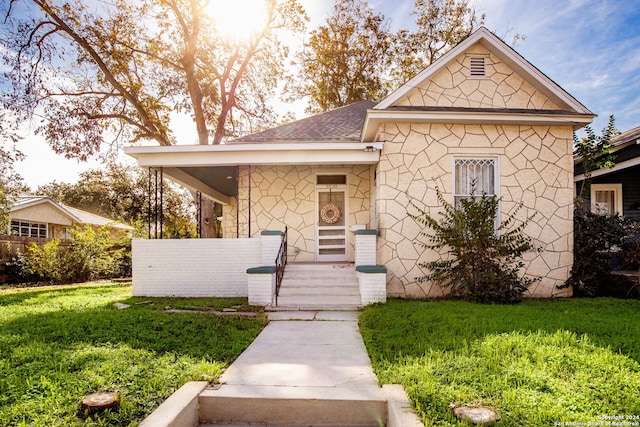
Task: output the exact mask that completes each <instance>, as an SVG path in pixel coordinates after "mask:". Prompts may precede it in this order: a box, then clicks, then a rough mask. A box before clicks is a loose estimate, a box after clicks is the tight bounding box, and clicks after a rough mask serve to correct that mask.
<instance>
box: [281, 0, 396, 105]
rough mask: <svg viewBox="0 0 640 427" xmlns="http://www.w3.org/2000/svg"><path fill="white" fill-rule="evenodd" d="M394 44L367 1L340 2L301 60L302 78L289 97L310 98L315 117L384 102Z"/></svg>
mask: <svg viewBox="0 0 640 427" xmlns="http://www.w3.org/2000/svg"><path fill="white" fill-rule="evenodd" d="M391 39H392V37H391V33H390V32H389V23H388V21H387V19H386V18H385V17H384V16H383V15H382V14H376V13H374V12H373V9H371V7H369V5H368V4H367V2H366V1H363V0H338V1H337V2H336V4H335V5H334V7H333V13H332V15H331V16H330V17H329V18H327V20H326V23H325V25H321V26H320V27H318V28H317V29H315V30H314V31H312V33H311V36H310V38H309V42H308V43H307V44H306V46H305V47H304V48H303V50H302V51H301V52H300V53H299V54H298V63H299V65H300V73H299V75H298V78H297V81H296V82H295V83H292V84H290V87H289V91H290V92H291V93H292V95H293V97H295V98H297V97H300V96H308V97H309V107H308V108H307V112H310V113H318V112H323V111H328V110H331V109H334V108H337V107H342V106H344V105H348V104H351V103H354V102H357V101H361V100H365V99H369V100H378V99H381V98H382V97H384V95H385V93H386V92H385V89H386V88H385V77H384V71H385V65H387V64H388V59H389V55H388V52H389V48H390V47H391Z"/></svg>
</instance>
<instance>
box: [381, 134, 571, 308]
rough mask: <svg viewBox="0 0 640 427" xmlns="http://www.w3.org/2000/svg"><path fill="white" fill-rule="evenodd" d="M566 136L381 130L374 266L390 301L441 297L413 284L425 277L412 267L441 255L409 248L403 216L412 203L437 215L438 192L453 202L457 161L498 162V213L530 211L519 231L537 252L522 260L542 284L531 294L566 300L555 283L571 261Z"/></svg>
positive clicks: (412, 235) (411, 225) (411, 227)
mask: <svg viewBox="0 0 640 427" xmlns="http://www.w3.org/2000/svg"><path fill="white" fill-rule="evenodd" d="M572 135H573V133H572V128H571V127H570V126H557V127H554V126H535V127H532V126H495V125H460V124H456V125H446V124H432V125H428V124H421V125H417V124H393V125H385V126H384V128H383V129H382V133H381V135H380V139H381V140H384V141H385V144H384V149H383V151H382V155H381V159H380V163H379V165H378V175H377V188H376V192H377V204H378V206H377V212H378V218H377V221H378V229H379V230H380V237H379V238H378V260H379V262H380V263H381V264H382V265H385V266H386V267H387V268H388V271H389V275H388V292H389V295H390V296H400V297H408V298H412V297H413V298H423V297H437V296H441V295H442V292H441V290H440V288H439V287H438V286H435V285H433V284H431V283H423V284H420V283H418V282H417V281H416V278H417V277H419V276H422V275H424V272H423V271H422V270H421V269H420V267H418V263H419V262H421V261H426V260H432V259H436V258H438V257H439V255H438V254H437V253H434V251H428V250H424V249H422V248H421V247H420V246H418V245H416V244H415V241H416V240H417V239H419V233H420V231H421V230H422V228H421V226H419V225H418V224H417V223H416V222H415V221H414V220H412V219H411V218H409V217H408V216H407V210H408V209H409V197H411V199H413V201H414V202H415V203H416V204H417V205H418V206H419V207H421V208H423V209H424V210H425V211H427V212H429V213H430V214H431V215H432V216H435V217H438V215H437V213H438V212H439V210H440V206H439V204H438V201H437V199H436V191H435V189H436V186H437V187H438V188H439V189H440V190H441V191H442V193H443V194H444V196H445V197H446V198H447V200H449V201H450V202H452V201H453V195H452V192H453V186H454V183H453V165H454V157H455V156H461V157H481V156H491V157H495V158H496V159H497V163H498V168H497V172H498V174H499V179H498V184H499V187H498V188H499V194H498V195H499V196H502V197H503V201H502V203H501V212H504V215H506V214H507V213H509V212H512V211H513V210H514V209H515V208H516V206H517V204H518V203H520V202H522V203H523V204H524V208H523V209H521V211H520V213H519V214H520V217H521V218H523V219H524V218H526V217H528V216H530V215H532V214H533V213H536V216H535V218H534V219H533V221H532V222H531V223H530V224H529V226H528V227H527V229H526V230H525V233H526V234H528V235H530V236H532V237H533V238H534V239H535V244H536V245H538V246H541V247H542V248H543V251H542V252H541V253H540V254H528V255H527V257H526V258H525V262H526V267H525V269H524V270H525V272H526V274H528V275H530V276H535V277H539V278H541V280H540V281H539V282H537V283H536V284H534V285H533V286H532V287H531V288H530V294H531V295H532V296H536V297H549V296H554V295H557V294H562V293H565V294H566V292H567V291H566V290H558V289H556V285H558V284H561V283H563V282H564V281H565V280H566V278H567V277H568V275H569V271H570V269H571V265H572V260H573V256H572V250H573V210H572V206H573V156H572ZM407 194H408V195H409V197H407Z"/></svg>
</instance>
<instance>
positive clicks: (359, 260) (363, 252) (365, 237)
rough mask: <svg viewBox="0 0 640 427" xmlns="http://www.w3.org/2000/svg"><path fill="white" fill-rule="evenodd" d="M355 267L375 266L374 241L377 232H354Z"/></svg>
mask: <svg viewBox="0 0 640 427" xmlns="http://www.w3.org/2000/svg"><path fill="white" fill-rule="evenodd" d="M354 233H355V235H356V254H355V264H356V267H358V266H361V265H376V264H377V259H376V258H377V257H376V239H377V237H378V230H356V231H354Z"/></svg>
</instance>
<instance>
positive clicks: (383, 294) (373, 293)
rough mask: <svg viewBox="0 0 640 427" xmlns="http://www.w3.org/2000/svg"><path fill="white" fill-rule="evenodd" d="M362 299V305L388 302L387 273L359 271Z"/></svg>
mask: <svg viewBox="0 0 640 427" xmlns="http://www.w3.org/2000/svg"><path fill="white" fill-rule="evenodd" d="M358 284H359V286H360V299H361V302H362V305H368V304H375V303H378V302H387V274H386V273H362V272H359V271H358Z"/></svg>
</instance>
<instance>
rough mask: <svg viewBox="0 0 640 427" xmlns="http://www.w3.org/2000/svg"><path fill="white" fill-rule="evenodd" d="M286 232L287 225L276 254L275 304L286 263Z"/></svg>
mask: <svg viewBox="0 0 640 427" xmlns="http://www.w3.org/2000/svg"><path fill="white" fill-rule="evenodd" d="M287 232H288V227H285V228H284V234H283V235H282V242H281V243H280V249H279V250H278V256H276V305H278V295H279V294H280V285H281V284H282V276H284V268H285V267H286V265H287Z"/></svg>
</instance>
